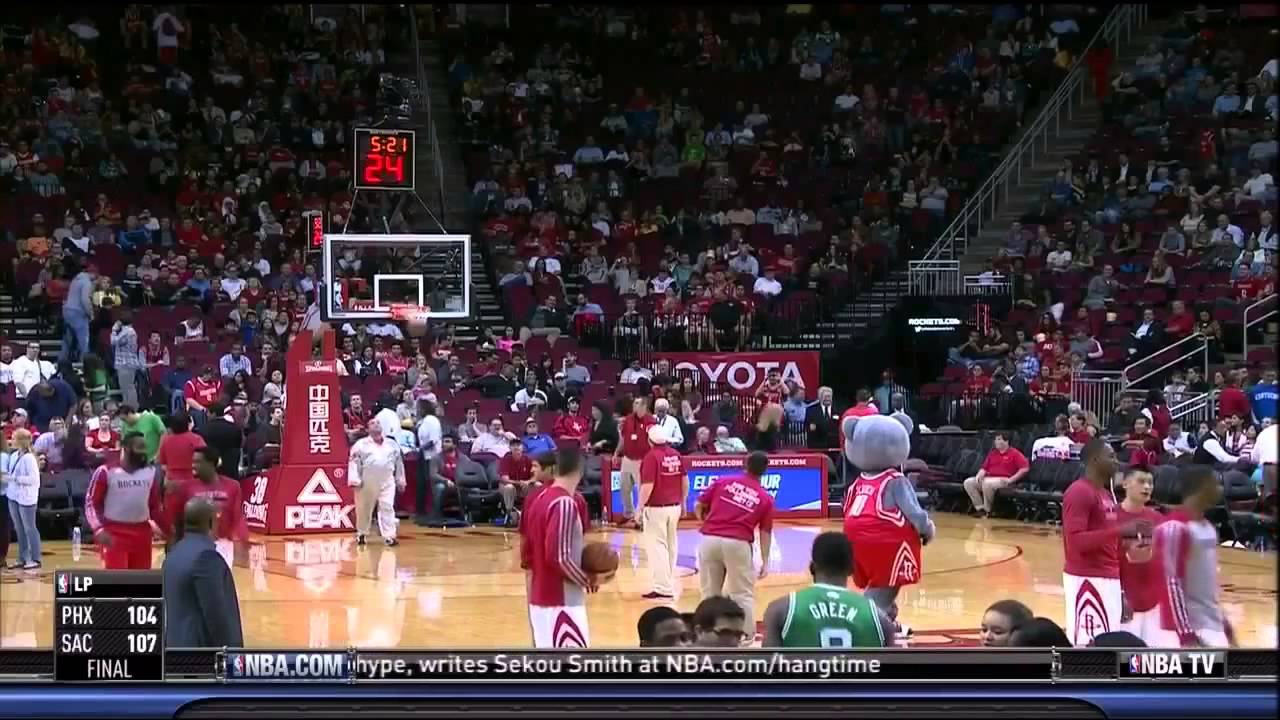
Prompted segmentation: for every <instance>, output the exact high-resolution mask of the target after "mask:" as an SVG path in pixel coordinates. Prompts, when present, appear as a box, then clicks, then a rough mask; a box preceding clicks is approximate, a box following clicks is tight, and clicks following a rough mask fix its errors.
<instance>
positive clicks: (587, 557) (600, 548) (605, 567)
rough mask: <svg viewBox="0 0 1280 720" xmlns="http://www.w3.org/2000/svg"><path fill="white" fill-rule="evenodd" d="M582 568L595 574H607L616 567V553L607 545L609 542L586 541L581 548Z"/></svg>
mask: <svg viewBox="0 0 1280 720" xmlns="http://www.w3.org/2000/svg"><path fill="white" fill-rule="evenodd" d="M582 569H583V570H586V571H587V572H589V573H595V574H596V575H608V574H610V573H612V572H614V571H616V570H617V569H618V553H616V552H614V550H613V548H612V547H609V543H602V542H593V543H588V544H587V546H586V547H584V548H582Z"/></svg>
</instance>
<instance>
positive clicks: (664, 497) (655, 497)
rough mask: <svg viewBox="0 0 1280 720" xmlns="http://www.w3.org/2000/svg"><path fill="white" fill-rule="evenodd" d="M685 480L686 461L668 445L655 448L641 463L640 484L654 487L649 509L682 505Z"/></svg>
mask: <svg viewBox="0 0 1280 720" xmlns="http://www.w3.org/2000/svg"><path fill="white" fill-rule="evenodd" d="M684 478H685V473H684V460H683V459H681V457H680V452H679V451H678V450H675V449H674V448H672V447H670V446H668V445H658V446H656V447H654V448H653V449H652V450H650V451H649V453H648V454H647V455H645V456H644V460H641V461H640V484H641V485H652V486H653V489H652V490H650V491H649V501H648V503H646V504H647V505H648V506H649V507H666V506H671V505H680V504H681V502H682V500H683V498H681V497H680V493H681V490H683V489H684Z"/></svg>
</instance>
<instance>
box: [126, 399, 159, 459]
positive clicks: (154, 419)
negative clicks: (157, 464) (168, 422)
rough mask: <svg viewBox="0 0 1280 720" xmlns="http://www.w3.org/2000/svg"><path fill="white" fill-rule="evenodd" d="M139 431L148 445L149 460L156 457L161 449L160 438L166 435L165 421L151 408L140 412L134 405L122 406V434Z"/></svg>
mask: <svg viewBox="0 0 1280 720" xmlns="http://www.w3.org/2000/svg"><path fill="white" fill-rule="evenodd" d="M135 432H136V433H139V434H140V435H142V438H143V440H145V441H146V446H147V462H151V461H152V460H153V459H155V456H156V452H158V451H159V450H160V438H161V436H163V435H164V421H163V420H161V419H160V416H159V415H156V414H155V413H153V412H151V411H150V410H143V411H142V412H138V409H137V408H135V407H133V406H132V405H121V406H120V436H121V437H128V435H129V433H135Z"/></svg>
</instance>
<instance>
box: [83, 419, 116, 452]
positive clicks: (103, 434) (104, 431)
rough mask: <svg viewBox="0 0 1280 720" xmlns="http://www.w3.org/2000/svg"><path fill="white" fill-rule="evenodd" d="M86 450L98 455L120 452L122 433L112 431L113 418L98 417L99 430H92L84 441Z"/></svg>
mask: <svg viewBox="0 0 1280 720" xmlns="http://www.w3.org/2000/svg"><path fill="white" fill-rule="evenodd" d="M84 444H85V448H86V449H87V450H88V451H89V452H91V453H94V454H96V455H106V454H107V453H112V452H117V453H118V452H120V433H118V432H116V431H115V430H112V429H111V416H110V415H107V414H105V413H104V414H102V415H100V416H98V428H97V429H96V430H91V431H90V432H89V433H88V434H87V435H86V436H85V439H84Z"/></svg>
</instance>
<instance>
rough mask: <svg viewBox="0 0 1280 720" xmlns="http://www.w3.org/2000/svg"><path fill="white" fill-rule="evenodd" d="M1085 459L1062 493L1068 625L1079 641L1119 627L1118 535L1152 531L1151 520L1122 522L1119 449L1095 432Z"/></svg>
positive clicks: (1073, 638) (1076, 643)
mask: <svg viewBox="0 0 1280 720" xmlns="http://www.w3.org/2000/svg"><path fill="white" fill-rule="evenodd" d="M1080 459H1081V460H1082V461H1083V462H1084V477H1082V478H1080V479H1078V480H1076V481H1075V482H1073V483H1071V486H1070V487H1068V488H1067V491H1066V492H1065V493H1063V496H1062V550H1063V555H1064V556H1066V562H1065V564H1064V566H1063V570H1062V587H1063V590H1064V591H1065V593H1066V613H1067V623H1066V628H1065V629H1066V631H1067V637H1068V638H1069V639H1070V640H1071V644H1072V645H1074V646H1075V647H1084V646H1086V645H1088V644H1089V642H1090V641H1092V640H1093V638H1094V636H1095V635H1101V634H1102V633H1108V632H1111V631H1112V630H1117V629H1119V627H1120V618H1121V606H1122V601H1121V591H1120V542H1119V541H1120V539H1121V538H1125V539H1129V538H1132V539H1135V540H1136V539H1137V537H1138V536H1139V535H1140V534H1141V535H1143V536H1147V537H1149V536H1150V534H1151V526H1150V525H1151V524H1150V522H1149V521H1147V520H1143V519H1131V520H1126V521H1124V522H1123V523H1121V522H1117V518H1116V502H1115V496H1114V495H1113V494H1112V492H1111V483H1112V482H1113V479H1114V477H1115V473H1116V466H1117V463H1116V451H1115V450H1113V449H1112V448H1111V446H1110V445H1108V444H1107V442H1106V441H1105V440H1103V439H1102V438H1093V439H1092V440H1090V441H1089V442H1087V443H1085V446H1084V450H1082V451H1081V453H1080Z"/></svg>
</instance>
